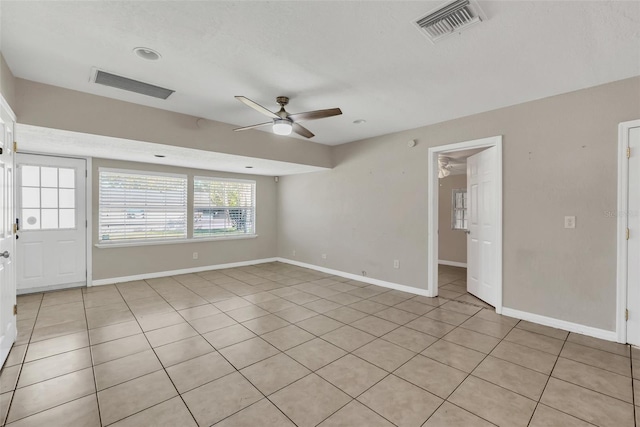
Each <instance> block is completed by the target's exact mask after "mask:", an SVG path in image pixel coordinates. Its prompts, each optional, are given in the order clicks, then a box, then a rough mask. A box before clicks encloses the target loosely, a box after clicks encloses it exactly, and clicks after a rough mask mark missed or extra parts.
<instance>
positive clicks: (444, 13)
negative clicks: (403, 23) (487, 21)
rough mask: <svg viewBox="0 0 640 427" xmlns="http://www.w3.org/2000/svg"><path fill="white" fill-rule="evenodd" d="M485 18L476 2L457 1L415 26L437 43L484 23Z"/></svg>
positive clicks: (422, 19)
mask: <svg viewBox="0 0 640 427" xmlns="http://www.w3.org/2000/svg"><path fill="white" fill-rule="evenodd" d="M483 17H484V16H483V13H482V10H481V9H480V6H478V4H477V3H476V2H475V1H473V0H456V1H454V2H451V3H448V4H446V5H445V6H442V7H440V8H438V9H436V10H434V11H431V12H429V13H428V14H427V15H426V16H423V17H421V18H420V19H418V20H417V21H416V22H415V24H416V25H417V26H418V27H419V28H420V29H421V30H422V32H423V33H424V34H426V35H427V37H429V40H431V41H432V42H434V43H435V42H436V41H439V40H441V39H443V38H445V37H447V36H449V35H451V34H454V33H459V32H461V31H462V30H464V29H466V28H468V27H470V26H471V25H474V24H477V23H478V22H482V19H483Z"/></svg>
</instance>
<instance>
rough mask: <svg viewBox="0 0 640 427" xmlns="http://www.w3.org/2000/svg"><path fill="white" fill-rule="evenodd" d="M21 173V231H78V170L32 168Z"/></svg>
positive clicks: (25, 168) (27, 168) (22, 170)
mask: <svg viewBox="0 0 640 427" xmlns="http://www.w3.org/2000/svg"><path fill="white" fill-rule="evenodd" d="M20 169H21V176H20V197H21V199H20V202H21V203H20V206H21V208H22V224H20V228H21V229H22V230H59V229H72V228H76V209H75V207H76V200H75V186H76V170H75V169H72V168H56V167H44V166H30V165H24V166H22V167H21V168H20Z"/></svg>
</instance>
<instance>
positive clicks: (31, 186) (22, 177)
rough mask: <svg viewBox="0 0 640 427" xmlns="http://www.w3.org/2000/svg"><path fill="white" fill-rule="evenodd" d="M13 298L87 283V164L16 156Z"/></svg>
mask: <svg viewBox="0 0 640 427" xmlns="http://www.w3.org/2000/svg"><path fill="white" fill-rule="evenodd" d="M16 167H17V171H18V176H17V181H18V182H17V184H18V187H17V188H18V195H17V204H18V224H19V227H20V231H19V233H18V234H19V239H18V243H17V252H18V280H17V283H18V293H28V292H36V291H40V290H46V289H59V288H64V287H74V286H83V285H86V283H87V257H86V211H85V197H86V194H85V193H86V188H85V183H86V161H85V160H82V159H69V158H64V157H52V156H41V155H34V154H18V156H17V159H16Z"/></svg>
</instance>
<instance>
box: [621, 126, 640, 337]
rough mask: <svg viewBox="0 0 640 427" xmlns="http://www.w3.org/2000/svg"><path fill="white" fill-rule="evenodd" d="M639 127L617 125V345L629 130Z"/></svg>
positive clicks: (624, 283) (624, 328)
mask: <svg viewBox="0 0 640 427" xmlns="http://www.w3.org/2000/svg"><path fill="white" fill-rule="evenodd" d="M635 127H640V120H631V121H628V122H622V123H620V124H619V125H618V206H617V208H618V210H617V212H616V216H617V228H616V230H617V239H616V240H617V269H616V336H617V340H618V342H619V343H626V342H627V320H626V316H625V314H626V309H627V287H628V280H627V260H628V256H629V251H628V248H627V238H626V234H627V224H628V222H627V210H628V209H627V208H628V206H629V161H628V160H629V159H628V158H627V147H628V146H629V130H630V129H631V128H635Z"/></svg>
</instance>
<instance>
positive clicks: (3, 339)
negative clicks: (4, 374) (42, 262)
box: [0, 107, 17, 367]
mask: <svg viewBox="0 0 640 427" xmlns="http://www.w3.org/2000/svg"><path fill="white" fill-rule="evenodd" d="M0 110H1V112H0V367H1V366H2V365H3V364H4V361H5V360H6V358H7V355H8V354H9V350H11V346H12V345H13V343H14V342H15V340H16V334H17V330H16V316H15V314H14V312H13V306H14V304H16V281H15V272H14V263H13V258H14V257H13V255H14V252H15V251H14V249H15V246H14V245H15V243H14V242H15V236H14V233H13V218H14V215H13V141H14V137H13V130H14V125H15V123H14V120H13V118H12V116H11V114H10V113H9V112H8V111H7V110H6V109H5V108H4V107H2V108H0Z"/></svg>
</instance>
